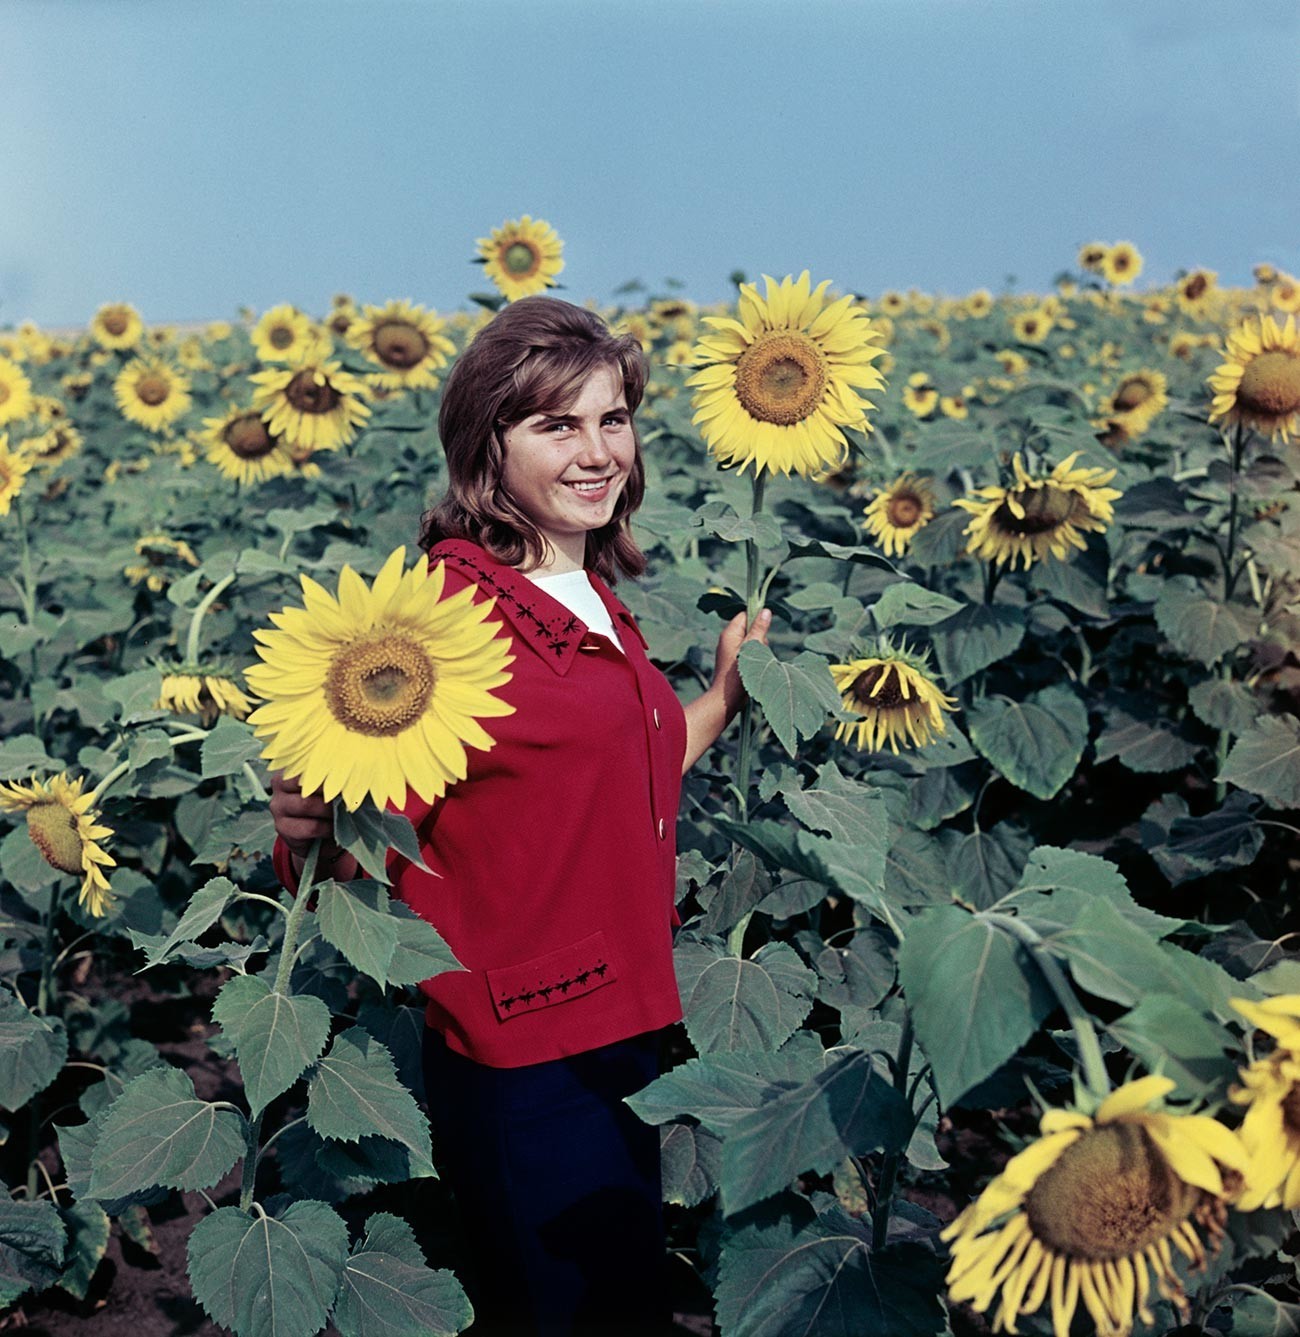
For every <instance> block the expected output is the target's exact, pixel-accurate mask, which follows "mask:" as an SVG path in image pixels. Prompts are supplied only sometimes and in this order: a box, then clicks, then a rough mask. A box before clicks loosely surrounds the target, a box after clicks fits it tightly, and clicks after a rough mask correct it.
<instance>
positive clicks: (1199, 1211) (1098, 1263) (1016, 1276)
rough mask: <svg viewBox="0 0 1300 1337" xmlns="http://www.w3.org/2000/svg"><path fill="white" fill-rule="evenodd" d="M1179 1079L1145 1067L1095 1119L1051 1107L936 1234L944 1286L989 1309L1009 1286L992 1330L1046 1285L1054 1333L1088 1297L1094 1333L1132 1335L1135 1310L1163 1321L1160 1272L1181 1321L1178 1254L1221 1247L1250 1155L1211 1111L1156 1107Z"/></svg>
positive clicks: (1040, 1300)
mask: <svg viewBox="0 0 1300 1337" xmlns="http://www.w3.org/2000/svg"><path fill="white" fill-rule="evenodd" d="M1173 1089H1174V1083H1173V1082H1172V1081H1170V1079H1169V1078H1168V1077H1143V1078H1140V1079H1139V1080H1137V1081H1134V1082H1129V1083H1128V1084H1127V1085H1125V1086H1122V1087H1120V1088H1119V1090H1118V1091H1115V1092H1113V1093H1112V1094H1111V1095H1109V1096H1107V1097H1106V1099H1105V1100H1103V1101H1102V1102H1101V1104H1100V1105H1098V1107H1097V1110H1096V1113H1095V1114H1093V1115H1092V1117H1091V1118H1090V1117H1089V1116H1088V1115H1086V1114H1082V1113H1080V1112H1078V1111H1075V1110H1062V1109H1051V1110H1047V1111H1046V1112H1045V1113H1044V1114H1043V1117H1042V1120H1041V1122H1040V1124H1039V1131H1040V1137H1039V1138H1038V1140H1037V1141H1036V1142H1033V1143H1031V1144H1030V1145H1029V1146H1028V1147H1026V1148H1025V1149H1024V1150H1023V1151H1022V1152H1020V1153H1019V1155H1017V1156H1013V1157H1012V1158H1011V1160H1009V1161H1008V1162H1007V1164H1006V1168H1005V1169H1004V1170H1003V1171H1002V1173H1001V1174H1000V1175H999V1176H998V1177H997V1178H996V1179H995V1180H994V1181H993V1182H992V1183H991V1184H990V1185H989V1186H988V1187H987V1188H986V1189H985V1190H984V1192H983V1193H982V1194H980V1196H979V1197H978V1198H977V1199H976V1200H975V1201H974V1202H973V1203H971V1204H970V1205H969V1206H968V1207H967V1208H966V1209H965V1210H964V1211H963V1212H962V1213H961V1214H960V1215H959V1216H958V1217H957V1219H956V1220H955V1221H953V1222H952V1224H951V1225H949V1226H947V1227H946V1228H945V1229H944V1230H943V1231H942V1233H941V1235H940V1238H941V1239H945V1240H952V1241H953V1245H952V1263H951V1265H950V1266H949V1268H948V1294H949V1296H950V1297H951V1298H952V1299H953V1300H955V1301H958V1302H962V1301H964V1302H967V1303H969V1304H970V1306H971V1308H973V1309H974V1310H976V1312H978V1313H983V1312H984V1311H986V1310H987V1309H988V1308H989V1306H990V1305H991V1304H992V1303H993V1301H994V1299H995V1298H996V1296H997V1294H998V1292H999V1291H1001V1292H1002V1303H1001V1305H1000V1306H999V1307H998V1310H997V1313H996V1314H995V1315H994V1318H993V1329H994V1331H995V1332H1001V1331H1006V1332H1013V1333H1014V1332H1015V1331H1016V1319H1017V1318H1018V1317H1019V1315H1021V1314H1032V1313H1034V1312H1036V1311H1037V1310H1039V1309H1041V1308H1042V1306H1043V1305H1044V1304H1045V1303H1046V1302H1047V1299H1048V1292H1049V1290H1050V1292H1051V1304H1052V1326H1053V1329H1054V1331H1055V1334H1056V1337H1068V1334H1069V1331H1070V1324H1071V1321H1072V1320H1073V1318H1074V1313H1075V1310H1076V1309H1077V1307H1078V1303H1079V1300H1080V1299H1082V1300H1083V1303H1084V1306H1085V1308H1086V1309H1087V1311H1088V1313H1089V1315H1090V1317H1091V1318H1092V1321H1093V1322H1094V1323H1095V1324H1096V1327H1097V1332H1098V1333H1099V1334H1100V1337H1128V1334H1129V1333H1131V1332H1132V1330H1133V1322H1134V1319H1135V1317H1136V1318H1140V1319H1141V1320H1142V1322H1143V1323H1154V1322H1155V1316H1154V1314H1153V1313H1152V1311H1151V1308H1150V1305H1149V1300H1150V1297H1151V1281H1152V1278H1154V1280H1155V1288H1156V1290H1157V1291H1158V1292H1159V1294H1160V1295H1161V1296H1163V1298H1164V1299H1166V1300H1168V1301H1169V1303H1170V1304H1172V1305H1173V1306H1174V1308H1175V1309H1176V1310H1178V1312H1179V1314H1180V1315H1182V1321H1183V1322H1184V1323H1186V1322H1187V1321H1188V1311H1189V1306H1188V1303H1187V1295H1186V1292H1185V1290H1184V1287H1183V1282H1182V1280H1181V1279H1180V1278H1179V1276H1178V1273H1177V1272H1176V1271H1175V1269H1174V1251H1175V1250H1177V1252H1178V1253H1180V1254H1182V1255H1183V1256H1184V1257H1185V1258H1186V1259H1188V1260H1189V1262H1190V1264H1191V1267H1192V1269H1193V1270H1197V1271H1199V1270H1202V1269H1203V1268H1204V1267H1205V1264H1206V1262H1207V1259H1208V1257H1209V1255H1210V1254H1212V1253H1215V1252H1217V1251H1218V1247H1219V1244H1220V1243H1221V1241H1222V1239H1223V1233H1224V1222H1225V1220H1226V1217H1227V1204H1228V1201H1229V1199H1230V1198H1231V1197H1232V1196H1233V1193H1234V1192H1235V1190H1236V1188H1237V1187H1238V1185H1239V1183H1240V1177H1241V1173H1242V1172H1243V1171H1244V1170H1245V1168H1246V1163H1247V1157H1246V1152H1245V1149H1244V1148H1243V1147H1242V1145H1241V1143H1240V1142H1239V1141H1238V1140H1237V1138H1236V1136H1235V1135H1234V1134H1233V1133H1231V1132H1229V1131H1228V1129H1226V1128H1225V1127H1224V1126H1223V1125H1222V1124H1220V1123H1216V1122H1215V1120H1213V1119H1210V1118H1207V1117H1205V1116H1204V1115H1198V1114H1177V1113H1171V1112H1167V1111H1163V1110H1155V1109H1152V1108H1150V1106H1151V1105H1152V1104H1153V1102H1155V1101H1157V1100H1159V1099H1160V1098H1161V1097H1162V1096H1165V1095H1167V1094H1168V1093H1169V1092H1170V1091H1172V1090H1173ZM1225 1171H1226V1173H1225ZM990 1227H992V1229H991V1230H990ZM986 1232H987V1233H986Z"/></svg>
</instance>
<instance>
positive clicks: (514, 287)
mask: <svg viewBox="0 0 1300 1337" xmlns="http://www.w3.org/2000/svg"><path fill="white" fill-rule="evenodd" d="M476 244H477V246H478V253H479V256H480V257H481V259H482V261H483V264H484V272H485V273H486V274H487V276H488V278H490V279H491V280H492V282H493V283H495V284H496V285H497V287H498V288H499V289H500V291H501V293H502V294H503V295H504V297H505V298H506V300H507V301H509V302H513V301H514V300H515V299H516V298H519V297H530V296H531V295H532V294H533V293H538V292H545V291H546V289H547V288H553V287H555V286H556V285H555V278H556V275H558V274H559V273H560V272H561V270H563V269H564V261H563V260H562V259H561V255H562V254H563V251H564V243H563V242H562V241H561V240H560V238H559V234H558V233H557V232H556V231H555V229H554V228H553V227H551V225H550V224H549V223H546V222H543V220H542V219H540V218H538V219H536V220H534V219H533V217H532V216H531V215H530V214H524V216H523V217H522V218H512V219H509V220H507V221H506V222H504V223H502V225H501V226H500V227H499V228H496V229H495V230H494V231H493V233H492V235H491V236H490V237H480V238H479V239H478V241H477V243H476Z"/></svg>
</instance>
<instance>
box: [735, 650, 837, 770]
mask: <svg viewBox="0 0 1300 1337" xmlns="http://www.w3.org/2000/svg"><path fill="white" fill-rule="evenodd" d="M736 663H737V666H738V667H739V669H740V679H741V681H742V682H743V683H744V684H745V690H746V691H747V692H748V693H749V694H750V696H751V697H753V699H754V700H755V701H756V702H757V703H758V704H759V705H760V706H761V707H762V709H763V717H764V718H765V719H766V720H767V722H768V723H769V724H770V725H771V726H772V732H773V733H775V734H776V736H777V738H778V739H780V742H781V746H782V747H784V748H785V750H786V751H787V752H788V753H789V754H790V755H791V756H792V757H793V756H794V755H795V752H796V749H797V746H798V740H799V739H800V738H811V737H812V735H813V734H815V733H817V732H818V730H820V729H821V727H822V726H823V725H824V724H825V723H826V716H827V715H828V714H830V713H831V712H833V711H836V710H838V709H839V705H840V694H839V692H838V691H836V689H835V679H834V678H832V677H831V671H830V668H829V667H828V665H827V663H826V660H824V659H823V658H822V657H821V656H820V655H815V654H813V653H812V651H810V650H801V651H800V652H799V654H797V655H796V656H795V657H794V658H793V659H790V660H784V659H778V658H777V657H776V656H775V655H774V654H773V653H772V651H771V650H770V649H768V647H767V646H766V645H764V644H763V643H762V642H761V641H745V642H744V643H743V644H742V645H741V647H740V654H739V655H738V656H737V659H736Z"/></svg>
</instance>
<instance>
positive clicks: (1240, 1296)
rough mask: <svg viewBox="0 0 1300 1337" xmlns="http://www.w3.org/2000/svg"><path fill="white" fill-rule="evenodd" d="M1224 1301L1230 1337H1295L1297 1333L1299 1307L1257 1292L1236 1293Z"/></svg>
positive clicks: (1255, 1290)
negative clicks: (1226, 1307)
mask: <svg viewBox="0 0 1300 1337" xmlns="http://www.w3.org/2000/svg"><path fill="white" fill-rule="evenodd" d="M1225 1301H1226V1303H1227V1306H1228V1314H1229V1327H1228V1332H1230V1333H1231V1334H1232V1337H1296V1334H1297V1333H1300V1305H1297V1304H1288V1303H1287V1302H1286V1301H1285V1300H1279V1299H1277V1297H1276V1296H1272V1295H1270V1294H1269V1293H1268V1292H1267V1291H1263V1290H1259V1289H1252V1290H1249V1291H1246V1292H1245V1293H1242V1292H1240V1291H1238V1292H1235V1293H1233V1294H1232V1295H1231V1296H1228V1297H1225Z"/></svg>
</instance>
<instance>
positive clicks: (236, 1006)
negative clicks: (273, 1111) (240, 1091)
mask: <svg viewBox="0 0 1300 1337" xmlns="http://www.w3.org/2000/svg"><path fill="white" fill-rule="evenodd" d="M212 1020H213V1021H215V1022H216V1023H217V1025H218V1026H220V1027H221V1029H222V1031H223V1032H224V1033H225V1035H226V1037H227V1038H228V1039H229V1040H230V1042H231V1044H233V1045H234V1047H235V1057H236V1058H237V1059H238V1060H239V1071H240V1073H241V1074H242V1076H243V1078H244V1093H245V1095H247V1097H248V1108H249V1110H250V1111H251V1112H252V1113H253V1114H254V1115H257V1114H260V1113H261V1112H262V1111H263V1110H264V1109H265V1108H266V1107H267V1105H269V1104H270V1103H271V1101H273V1100H274V1099H275V1098H276V1096H278V1095H281V1094H282V1093H283V1092H285V1091H287V1090H288V1089H289V1088H290V1087H291V1086H292V1085H293V1084H294V1082H296V1081H297V1080H298V1078H299V1077H301V1076H302V1074H303V1073H304V1072H305V1071H306V1069H307V1067H308V1065H309V1064H312V1063H314V1062H315V1061H316V1060H317V1059H318V1058H319V1057H320V1056H321V1052H322V1051H323V1050H324V1048H325V1042H326V1040H328V1039H329V1033H330V1010H329V1008H327V1007H326V1006H325V1004H324V1003H322V1002H321V1000H320V999H319V998H313V997H312V996H311V995H310V994H282V993H276V992H275V990H274V989H272V987H271V986H270V985H269V984H268V983H267V982H266V980H265V979H264V978H263V977H262V976H261V975H233V976H231V978H230V979H228V980H227V981H226V983H225V984H224V985H222V987H221V992H220V993H219V994H218V995H217V998H216V1001H215V1002H214V1003H213V1005H212Z"/></svg>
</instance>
